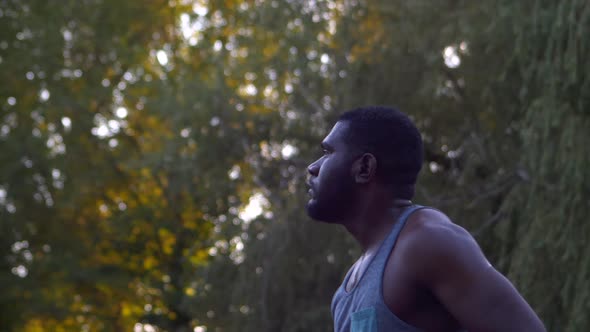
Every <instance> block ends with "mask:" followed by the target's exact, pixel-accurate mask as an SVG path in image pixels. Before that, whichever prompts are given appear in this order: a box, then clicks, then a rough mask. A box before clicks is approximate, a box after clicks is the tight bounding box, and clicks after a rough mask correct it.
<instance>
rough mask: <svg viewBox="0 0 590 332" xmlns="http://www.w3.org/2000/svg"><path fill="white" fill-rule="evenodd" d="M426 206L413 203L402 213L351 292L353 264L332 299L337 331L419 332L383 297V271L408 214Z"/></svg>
mask: <svg viewBox="0 0 590 332" xmlns="http://www.w3.org/2000/svg"><path fill="white" fill-rule="evenodd" d="M423 208H424V207H423V206H420V205H412V206H410V207H408V208H406V210H405V211H404V212H403V213H402V214H401V215H400V217H399V218H398V220H397V222H396V223H395V225H394V227H393V230H392V231H391V233H390V234H389V235H388V236H387V238H385V240H384V241H383V242H382V243H381V246H380V247H379V250H378V251H377V253H376V254H375V256H373V259H372V261H371V262H370V263H369V265H368V267H367V268H366V269H365V272H364V273H363V275H362V276H361V277H360V279H359V280H358V282H357V284H356V285H355V286H354V288H353V289H352V290H351V291H350V292H348V291H346V285H347V283H348V279H349V278H350V275H351V272H352V268H351V269H350V270H349V271H348V273H347V274H346V277H345V278H344V282H343V283H342V285H340V287H339V288H338V290H337V291H336V294H334V297H333V299H332V317H333V318H334V331H335V332H382V331H383V332H384V331H388V332H389V331H395V332H419V331H420V330H419V329H418V328H416V327H413V326H411V325H409V324H407V323H405V322H404V321H402V320H401V319H399V318H397V317H396V316H395V315H394V314H393V313H392V312H391V310H389V308H388V307H387V305H386V304H385V300H384V299H383V272H384V270H385V264H386V263H387V260H388V258H389V255H390V253H391V251H392V250H393V247H394V245H395V242H396V240H397V238H398V236H399V233H400V232H401V230H402V228H403V227H404V225H405V223H406V221H407V219H408V217H409V216H410V214H412V213H413V212H415V211H417V210H420V209H423Z"/></svg>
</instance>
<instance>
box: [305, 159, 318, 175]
mask: <svg viewBox="0 0 590 332" xmlns="http://www.w3.org/2000/svg"><path fill="white" fill-rule="evenodd" d="M319 165H320V164H319V163H318V162H317V161H314V162H313V163H312V164H311V165H309V166H307V172H308V173H309V174H311V175H313V176H318V173H319V170H320V166H319Z"/></svg>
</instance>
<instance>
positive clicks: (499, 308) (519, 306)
mask: <svg viewBox="0 0 590 332" xmlns="http://www.w3.org/2000/svg"><path fill="white" fill-rule="evenodd" d="M408 246H409V247H408V248H406V249H409V250H408V251H407V252H409V253H411V255H412V256H413V259H412V260H413V261H414V262H416V263H414V264H412V265H413V271H415V276H416V279H417V280H418V282H420V283H421V284H423V285H425V287H427V288H428V289H429V290H430V291H431V292H432V294H434V296H435V297H437V298H438V300H439V301H440V302H441V303H442V304H443V305H444V306H445V307H446V309H447V310H448V311H449V313H451V314H452V315H453V316H454V317H455V319H457V321H459V323H460V324H461V326H462V327H463V328H465V329H467V330H468V331H469V332H500V331H501V332H510V331H515V332H516V331H531V332H544V331H546V330H545V327H544V326H543V323H542V322H541V320H540V319H539V318H538V317H537V315H536V314H535V312H534V311H533V310H532V308H531V307H530V306H529V305H528V303H527V302H526V301H525V300H524V299H523V298H522V296H521V295H520V294H519V293H518V291H517V290H516V289H515V288H514V286H513V285H512V284H511V283H510V281H508V279H506V278H505V277H504V276H503V275H502V274H500V273H499V272H498V271H496V269H494V268H493V267H492V266H491V265H490V264H489V263H488V261H487V260H486V258H485V257H484V255H483V253H482V252H481V249H480V248H479V246H478V245H477V243H476V242H475V240H474V239H473V237H471V235H470V234H469V233H468V232H467V231H465V230H464V229H463V228H461V227H459V226H457V225H454V224H452V223H448V222H441V223H438V222H430V223H424V225H422V226H421V227H419V228H416V229H415V230H414V231H413V232H412V235H411V237H410V241H409V242H408Z"/></svg>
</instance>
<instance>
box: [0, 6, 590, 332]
mask: <svg viewBox="0 0 590 332" xmlns="http://www.w3.org/2000/svg"><path fill="white" fill-rule="evenodd" d="M589 73H590V3H588V1H585V0H562V1H551V0H547V1H509V0H500V1H498V0H480V1H466V0H464V1H461V0H444V1H443V0H441V1H426V0H413V1H401V0H395V1H392V0H375V1H368V0H333V1H317V0H287V1H279V0H250V1H230V0H227V1H218V0H165V1H164V0H150V1H137V0H135V1H121V0H62V1H57V0H49V1H48V0H37V1H35V0H28V1H25V0H0V82H1V84H0V330H1V331H27V332H28V331H133V332H140V331H145V332H155V331H179V332H185V331H194V332H204V331H329V330H331V329H332V321H331V316H330V311H329V304H330V299H331V296H332V294H333V292H334V291H335V290H336V288H337V287H338V286H339V284H340V282H341V280H342V277H343V276H344V273H345V272H346V270H347V268H348V267H349V266H350V264H351V263H352V262H353V260H354V259H355V258H356V257H357V255H358V253H359V248H358V246H357V245H356V243H355V242H354V241H353V239H352V238H351V237H350V236H349V235H348V234H347V233H346V232H345V231H344V230H343V229H342V228H341V227H338V226H329V225H323V224H319V223H316V222H313V221H311V220H310V219H309V218H308V217H307V216H306V214H305V209H304V206H305V203H306V201H307V196H306V188H305V184H304V183H305V176H306V166H307V165H308V164H309V163H310V162H312V161H313V160H314V159H315V158H317V157H318V156H320V154H321V148H320V147H319V143H320V141H321V139H322V138H323V136H324V135H325V134H326V133H327V132H328V131H329V130H330V128H331V126H332V124H333V122H334V120H335V119H336V118H337V116H338V115H339V114H340V112H342V111H344V110H347V109H350V108H353V107H356V106H361V105H369V104H379V105H392V106H397V107H399V108H400V109H401V110H403V111H405V112H406V113H408V114H410V115H411V116H412V118H413V119H414V120H415V122H416V123H417V125H418V126H419V128H420V130H421V131H422V132H423V137H424V140H425V154H426V162H425V165H424V169H423V171H422V173H421V177H420V180H419V188H418V193H417V197H416V199H415V201H416V202H417V203H419V204H423V205H433V206H435V207H438V208H440V209H442V210H444V211H445V212H446V213H448V214H449V215H450V217H451V218H453V220H454V221H455V222H457V223H458V224H460V225H462V226H464V227H466V228H467V229H468V230H469V231H470V232H471V233H472V234H473V235H474V236H475V237H476V239H477V240H478V242H479V243H480V244H481V246H482V248H483V250H484V251H485V253H486V255H487V256H488V258H489V259H490V261H491V262H492V263H493V264H494V265H495V266H496V267H497V269H499V270H500V271H501V272H502V273H505V274H507V275H508V276H509V278H510V279H511V280H512V281H513V282H514V283H515V285H516V286H517V287H518V289H519V290H520V291H521V292H522V294H523V295H524V296H525V298H526V299H527V300H528V301H529V302H530V303H531V305H532V306H533V307H534V309H535V310H536V311H537V312H538V313H539V315H540V316H541V318H542V319H543V321H544V322H545V323H546V325H547V327H548V329H549V331H588V330H590V315H589V314H588V313H589V312H590V223H589V222H588V212H590V209H589V206H590V171H589V169H590V153H589V151H590V150H589V149H588V146H587V145H586V144H590V113H589V112H590V110H589V108H590V78H589V77H588V74H589Z"/></svg>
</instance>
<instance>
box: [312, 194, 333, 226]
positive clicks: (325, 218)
mask: <svg viewBox="0 0 590 332" xmlns="http://www.w3.org/2000/svg"><path fill="white" fill-rule="evenodd" d="M305 209H306V211H307V215H308V216H309V217H310V218H311V219H313V220H315V221H319V222H325V223H330V224H335V223H338V221H335V220H333V219H334V218H330V216H329V215H328V214H327V213H325V212H326V211H324V210H323V209H321V207H320V206H319V205H318V202H317V200H316V199H314V198H311V199H310V200H309V201H308V202H307V206H306V208H305Z"/></svg>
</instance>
